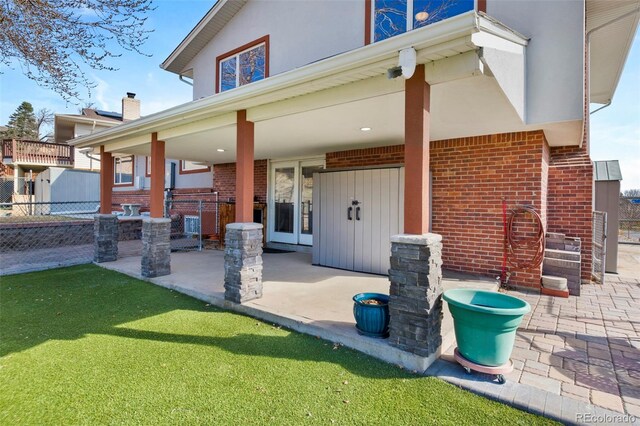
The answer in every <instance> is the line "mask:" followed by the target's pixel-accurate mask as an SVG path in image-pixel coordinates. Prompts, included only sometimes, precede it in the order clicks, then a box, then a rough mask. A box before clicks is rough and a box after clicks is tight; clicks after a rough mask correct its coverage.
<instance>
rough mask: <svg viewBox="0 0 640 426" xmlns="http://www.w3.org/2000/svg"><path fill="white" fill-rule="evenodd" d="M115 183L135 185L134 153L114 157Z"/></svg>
mask: <svg viewBox="0 0 640 426" xmlns="http://www.w3.org/2000/svg"><path fill="white" fill-rule="evenodd" d="M113 183H114V184H115V185H133V155H132V156H130V157H116V158H114V159H113Z"/></svg>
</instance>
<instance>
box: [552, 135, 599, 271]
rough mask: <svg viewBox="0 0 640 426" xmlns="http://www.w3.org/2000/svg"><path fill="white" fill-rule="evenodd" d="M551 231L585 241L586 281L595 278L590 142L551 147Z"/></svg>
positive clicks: (583, 259)
mask: <svg viewBox="0 0 640 426" xmlns="http://www.w3.org/2000/svg"><path fill="white" fill-rule="evenodd" d="M547 201H548V208H547V209H548V210H547V214H548V219H547V221H548V226H547V229H548V231H549V232H561V233H563V234H566V235H567V236H571V237H580V239H581V240H582V267H581V275H582V279H583V280H590V279H591V244H592V232H593V231H592V220H593V219H592V211H593V165H592V163H591V159H590V158H589V154H588V153H587V146H586V144H585V145H583V146H582V148H578V147H555V148H551V157H550V162H549V194H548V198H547Z"/></svg>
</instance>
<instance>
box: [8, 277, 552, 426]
mask: <svg viewBox="0 0 640 426" xmlns="http://www.w3.org/2000/svg"><path fill="white" fill-rule="evenodd" d="M0 389H1V393H0V424H5V425H9V424H11V425H16V424H105V423H109V424H175V423H187V424H232V423H233V424H267V423H269V424H304V423H310V424H333V423H335V424H385V425H389V424H456V425H459V424H496V423H502V424H510V425H511V424H542V423H548V421H547V420H546V419H543V418H541V417H536V416H533V415H530V414H527V413H524V412H521V411H518V410H516V409H513V408H510V407H508V406H505V405H502V404H499V403H496V402H493V401H489V400H487V399H484V398H481V397H478V396H476V395H473V394H471V393H468V392H466V391H463V390H461V389H459V388H456V387H454V386H452V385H449V384H447V383H445V382H442V381H440V380H438V379H435V378H431V377H421V376H417V375H413V374H410V373H409V372H406V371H403V370H401V369H399V368H396V367H394V366H392V365H388V364H385V363H383V362H380V361H377V360H375V359H373V358H370V357H368V356H366V355H363V354H361V353H358V352H355V351H352V350H348V349H346V348H344V347H334V345H333V344H332V343H329V342H327V341H324V340H320V339H316V338H314V337H311V336H306V335H302V334H299V333H295V332H291V331H288V330H284V329H281V328H279V327H275V326H272V325H270V324H266V323H263V322H259V321H257V320H254V319H251V318H249V317H245V316H241V315H236V314H233V313H229V312H225V311H222V310H219V309H215V308H213V307H211V306H209V305H207V304H205V303H203V302H200V301H198V300H195V299H192V298H190V297H187V296H184V295H182V294H179V293H176V292H172V291H170V290H166V289H163V288H160V287H156V286H154V285H151V284H147V283H145V282H142V281H139V280H136V279H133V278H129V277H127V276H125V275H122V274H118V273H116V272H112V271H107V270H104V269H102V268H99V267H96V266H93V265H84V266H78V267H71V268H63V269H56V270H50V271H46V272H36V273H30V274H23V275H15V276H9V277H3V278H2V279H1V282H0Z"/></svg>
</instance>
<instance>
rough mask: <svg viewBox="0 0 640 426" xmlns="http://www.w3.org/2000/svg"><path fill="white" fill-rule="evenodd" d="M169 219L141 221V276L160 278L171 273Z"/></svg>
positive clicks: (146, 219)
mask: <svg viewBox="0 0 640 426" xmlns="http://www.w3.org/2000/svg"><path fill="white" fill-rule="evenodd" d="M170 234H171V219H164V218H145V219H143V220H142V276H143V277H147V278H153V277H161V276H163V275H169V274H170V273H171V244H170V242H169V237H170Z"/></svg>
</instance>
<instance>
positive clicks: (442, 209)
mask: <svg viewBox="0 0 640 426" xmlns="http://www.w3.org/2000/svg"><path fill="white" fill-rule="evenodd" d="M430 156H431V173H432V177H433V188H432V191H433V192H432V208H433V223H432V229H433V232H436V233H438V234H441V235H442V236H443V252H442V258H443V266H444V267H446V268H449V269H453V270H459V271H466V272H472V273H478V274H483V275H487V276H492V277H495V276H498V275H500V270H501V265H502V253H503V241H504V233H503V222H502V198H503V197H504V198H506V200H507V203H508V207H509V208H513V207H515V206H516V205H518V204H527V205H533V206H534V207H535V208H536V209H537V210H538V211H540V210H541V209H543V207H544V206H545V204H544V202H543V197H544V196H545V194H546V191H547V184H546V182H547V175H546V174H547V167H546V165H545V162H546V163H548V158H549V148H548V145H547V143H546V140H545V138H544V134H543V132H542V131H533V132H521V133H509V134H501V135H488V136H479V137H473V138H460V139H450V140H442V141H433V142H432V143H431V146H430ZM403 162H404V146H403V145H396V146H390V147H382V148H370V149H363V150H351V151H343V152H336V153H329V154H327V157H326V164H327V168H348V167H360V166H369V165H386V164H401V163H403ZM542 217H543V220H545V215H544V214H543V215H542ZM518 230H519V231H522V232H526V233H531V232H532V231H533V225H532V223H531V222H523V223H520V226H519V227H518ZM540 275H541V271H540V268H536V269H535V270H522V271H513V275H512V277H511V281H510V282H511V283H512V284H515V285H520V286H529V287H535V288H538V287H539V286H540Z"/></svg>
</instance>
